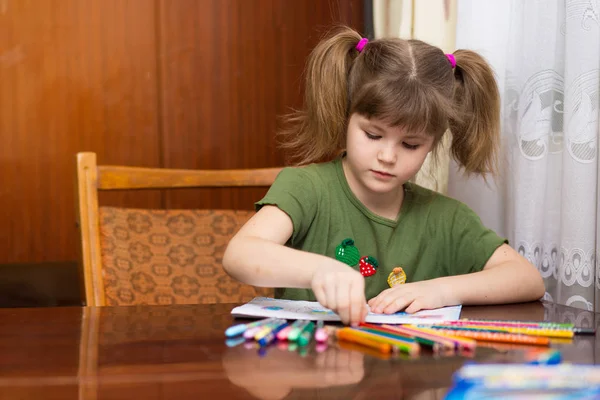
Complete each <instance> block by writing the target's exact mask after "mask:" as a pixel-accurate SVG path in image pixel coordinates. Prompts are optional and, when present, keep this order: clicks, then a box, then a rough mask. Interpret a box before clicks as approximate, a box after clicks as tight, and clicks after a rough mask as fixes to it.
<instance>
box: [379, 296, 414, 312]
mask: <svg viewBox="0 0 600 400" xmlns="http://www.w3.org/2000/svg"><path fill="white" fill-rule="evenodd" d="M411 302H412V299H408V298H406V297H404V296H400V297H396V298H395V299H394V300H392V301H390V302H389V303H388V304H387V305H386V306H385V308H384V309H383V313H384V314H393V313H395V312H398V311H402V310H404V309H405V308H406V306H407V305H409V304H410V303H411Z"/></svg>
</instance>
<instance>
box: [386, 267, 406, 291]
mask: <svg viewBox="0 0 600 400" xmlns="http://www.w3.org/2000/svg"><path fill="white" fill-rule="evenodd" d="M405 282H406V273H405V272H404V270H403V269H402V267H396V268H394V270H393V271H392V272H391V273H390V275H389V276H388V278H387V283H388V285H390V287H394V286H397V285H402V284H403V283H405Z"/></svg>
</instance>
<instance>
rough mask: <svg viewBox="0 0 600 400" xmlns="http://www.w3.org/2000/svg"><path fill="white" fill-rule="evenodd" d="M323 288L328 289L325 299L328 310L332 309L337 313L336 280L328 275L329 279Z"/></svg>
mask: <svg viewBox="0 0 600 400" xmlns="http://www.w3.org/2000/svg"><path fill="white" fill-rule="evenodd" d="M323 287H324V289H325V288H326V289H325V298H326V299H327V308H330V309H332V310H333V311H335V312H337V301H336V297H337V294H336V291H337V283H336V281H335V278H334V277H332V276H331V275H328V277H327V278H326V279H325V281H324V282H323Z"/></svg>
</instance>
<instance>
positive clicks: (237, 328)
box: [225, 318, 276, 337]
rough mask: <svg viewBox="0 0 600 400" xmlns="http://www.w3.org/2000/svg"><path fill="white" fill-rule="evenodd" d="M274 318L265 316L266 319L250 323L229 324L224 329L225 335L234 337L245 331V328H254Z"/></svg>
mask: <svg viewBox="0 0 600 400" xmlns="http://www.w3.org/2000/svg"><path fill="white" fill-rule="evenodd" d="M275 319H276V318H267V319H262V320H260V321H256V322H252V323H250V324H238V325H233V326H230V327H229V328H227V330H226V331H225V336H227V337H234V336H237V335H241V334H242V333H244V332H245V331H246V329H250V328H256V327H257V326H261V325H264V324H268V323H269V322H273V321H274V320H275Z"/></svg>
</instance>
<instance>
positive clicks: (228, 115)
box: [0, 0, 363, 264]
mask: <svg viewBox="0 0 600 400" xmlns="http://www.w3.org/2000/svg"><path fill="white" fill-rule="evenodd" d="M362 15H363V1H362V0H294V1H290V0H223V1H219V0H177V1H168V0H127V1H122V0H18V1H16V0H0V82H2V83H1V84H0V143H2V146H0V182H2V185H1V186H0V237H1V238H2V240H1V241H0V264H3V263H23V262H30V263H36V262H49V261H66V260H76V259H77V247H78V245H79V244H78V238H77V232H76V229H75V202H76V200H75V184H74V183H75V154H76V153H77V152H79V151H93V152H95V153H97V155H98V162H99V163H100V164H112V165H130V166H136V167H155V168H156V167H167V168H183V169H237V168H261V167H274V166H281V165H283V164H284V159H283V156H282V155H281V154H280V153H279V152H278V151H277V148H276V142H275V131H276V129H277V118H278V116H280V115H282V114H284V113H286V112H287V111H289V110H290V108H292V107H298V106H300V104H301V92H302V89H301V77H302V70H303V68H304V62H305V59H306V56H307V55H308V53H309V52H310V50H311V48H312V47H313V46H314V44H315V43H316V42H317V41H318V39H319V38H320V37H321V35H322V34H323V33H324V32H325V31H326V30H327V29H328V28H329V27H331V26H332V24H334V23H340V22H341V23H346V24H350V25H351V26H354V27H356V28H358V29H360V28H361V27H362V24H363V21H362ZM264 193H265V191H264V190H263V189H255V188H247V189H246V188H245V189H239V190H238V189H235V190H234V189H200V190H188V189H184V190H178V191H177V193H175V194H169V195H168V197H167V196H166V194H165V193H163V192H161V191H158V190H156V191H145V192H144V193H140V192H119V193H103V194H102V195H101V196H100V204H101V205H111V206H130V207H144V208H160V207H165V206H166V207H169V208H204V207H206V208H240V209H251V208H252V207H253V205H252V204H253V202H254V201H256V200H257V199H258V198H260V197H261V196H262V195H263V194H264Z"/></svg>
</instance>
